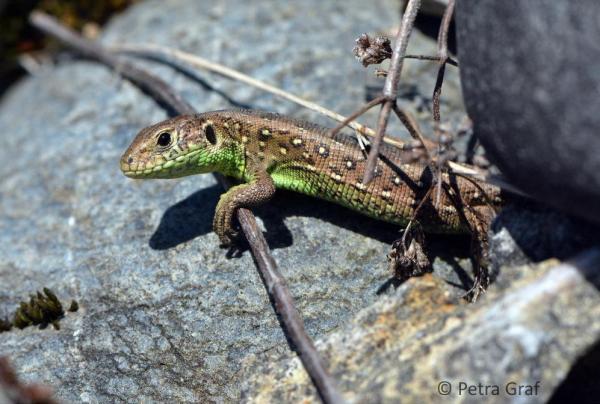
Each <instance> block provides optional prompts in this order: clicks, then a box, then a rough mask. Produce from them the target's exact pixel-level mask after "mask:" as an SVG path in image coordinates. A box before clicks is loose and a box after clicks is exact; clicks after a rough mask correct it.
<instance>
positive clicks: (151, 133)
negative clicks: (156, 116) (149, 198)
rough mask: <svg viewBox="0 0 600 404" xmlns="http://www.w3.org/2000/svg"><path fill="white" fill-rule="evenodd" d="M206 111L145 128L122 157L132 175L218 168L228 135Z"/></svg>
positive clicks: (168, 174) (172, 174)
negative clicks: (205, 114) (203, 113)
mask: <svg viewBox="0 0 600 404" xmlns="http://www.w3.org/2000/svg"><path fill="white" fill-rule="evenodd" d="M223 135H224V133H222V131H221V129H220V128H219V127H218V126H217V125H216V124H215V123H214V122H213V121H212V120H210V119H209V118H207V117H205V116H203V115H181V116H178V117H176V118H172V119H168V120H166V121H163V122H160V123H157V124H156V125H152V126H149V127H147V128H144V129H142V130H141V131H140V132H139V133H138V135H137V136H136V137H135V139H134V140H133V142H132V143H131V145H130V146H129V148H128V149H127V151H125V153H123V156H122V157H121V171H122V172H123V174H125V175H126V176H128V177H131V178H176V177H183V176H186V175H191V174H199V173H206V172H211V171H219V161H220V159H219V155H220V154H221V153H220V151H221V150H222V149H223V143H224V142H225V136H223Z"/></svg>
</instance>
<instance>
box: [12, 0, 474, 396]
mask: <svg viewBox="0 0 600 404" xmlns="http://www.w3.org/2000/svg"><path fill="white" fill-rule="evenodd" d="M395 7H396V3H395V2H394V1H391V0H390V1H386V0H381V1H378V2H376V3H374V4H370V5H369V6H368V7H367V6H365V5H364V3H363V2H361V1H358V0H352V1H347V2H344V3H343V4H342V3H337V2H322V1H316V0H311V1H303V2H290V3H288V2H273V3H268V4H266V3H264V4H262V3H261V4H254V3H252V4H250V3H248V2H244V1H235V0H230V1H225V2H216V3H215V2H208V1H203V2H198V1H183V0H179V1H175V0H170V1H147V2H143V3H141V4H139V5H137V6H135V7H132V8H131V9H129V10H128V11H126V12H125V13H124V14H123V15H121V16H118V17H117V18H115V19H114V20H113V21H112V22H111V23H110V24H109V26H108V27H107V29H106V31H105V32H104V33H103V35H102V39H101V40H102V41H103V42H104V43H106V44H110V43H121V42H123V41H125V40H127V41H128V42H153V43H159V44H167V45H170V46H174V47H178V48H182V49H185V50H188V51H191V52H193V53H196V54H200V55H203V56H205V57H208V58H210V59H212V60H216V61H219V62H221V63H224V64H226V65H228V66H231V67H233V68H237V69H240V70H242V71H243V72H245V73H248V74H250V75H252V76H254V77H257V78H259V79H263V80H266V81H269V82H273V83H275V84H278V85H280V86H281V87H282V88H284V89H286V90H290V91H292V92H294V93H296V94H299V95H301V96H304V97H307V98H310V99H313V100H317V101H318V102H319V103H321V104H323V105H325V106H328V107H330V108H332V109H335V110H337V111H340V112H342V113H349V112H351V111H353V110H354V109H356V108H357V107H358V106H360V105H361V103H362V102H363V100H364V98H365V91H366V90H365V85H364V83H365V82H366V78H367V77H368V74H369V73H367V72H365V70H364V69H363V68H362V67H361V66H360V65H359V64H358V63H357V62H356V61H355V60H354V58H353V57H352V54H351V49H352V47H353V45H354V39H355V37H357V36H358V35H359V34H361V33H363V32H371V31H376V30H378V29H381V28H386V27H391V26H392V25H393V24H396V23H397V18H396V17H395V14H394V13H395V10H396V8H395ZM415 38H416V39H415V40H416V44H421V45H419V46H427V47H428V48H427V49H424V50H422V52H424V53H432V52H433V51H434V49H435V44H434V43H433V42H431V41H428V40H426V39H424V38H422V37H419V36H416V37H415ZM415 51H417V52H418V51H419V49H417V50H415ZM140 63H141V64H143V65H144V66H150V65H151V64H150V63H146V62H143V63H142V62H140ZM406 67H407V69H406V71H405V74H404V76H403V77H404V78H405V79H406V83H414V84H410V85H409V84H407V87H404V88H405V89H407V90H410V94H411V97H409V98H407V99H406V100H405V101H404V102H405V105H406V106H408V107H410V108H412V109H413V110H415V111H419V110H422V108H423V105H426V104H427V100H428V99H430V92H431V89H432V88H433V80H434V78H435V74H434V71H435V64H425V65H424V64H422V63H421V62H411V63H407V65H406ZM152 70H153V71H155V72H157V73H159V74H160V75H161V76H162V77H163V78H164V79H165V80H167V81H168V82H169V83H171V84H172V85H173V86H174V87H175V88H176V89H177V90H178V91H180V92H182V93H183V95H184V96H185V98H186V99H188V100H190V101H191V102H192V103H193V105H194V106H195V107H196V108H197V109H198V110H213V109H221V108H226V107H229V106H231V104H230V103H229V101H228V99H226V98H225V97H224V96H223V95H222V94H227V96H228V97H230V98H231V100H233V101H235V102H236V103H238V104H243V105H249V106H252V107H254V108H262V109H268V110H273V111H277V112H282V113H289V114H292V115H294V116H296V117H299V118H307V119H311V120H316V121H321V122H323V120H322V119H321V118H319V117H317V116H316V115H315V114H310V113H307V112H306V111H304V110H300V109H299V107H297V106H295V105H291V104H287V103H282V102H281V101H280V100H278V99H274V98H273V97H271V96H269V95H266V94H264V93H262V92H260V91H257V90H254V89H251V88H248V87H245V86H242V85H240V84H239V83H235V82H231V81H228V80H225V79H222V78H220V77H217V76H214V75H210V74H206V73H199V76H200V77H201V78H203V79H204V80H205V83H204V86H203V85H200V84H198V83H195V82H193V81H191V80H189V79H188V78H185V77H183V76H181V75H178V74H175V73H174V72H172V71H171V70H170V69H168V68H165V67H158V66H153V67H152ZM421 78H426V80H425V79H424V80H421ZM209 88H212V89H216V90H219V91H220V92H218V91H211V90H210V89H209ZM459 89H460V86H459V84H458V81H457V74H454V76H452V73H449V81H448V82H447V85H446V86H445V87H444V91H445V95H446V97H445V103H444V105H443V108H444V110H443V111H444V114H445V115H444V116H446V117H448V118H449V119H451V120H452V119H453V120H454V121H460V119H461V118H462V117H463V116H464V115H463V112H462V111H461V109H460V106H461V101H460V97H459V94H460V92H459ZM453 94H454V97H452V95H453ZM375 114H376V111H373V112H372V113H371V114H369V115H368V116H367V117H366V118H365V122H367V119H370V122H371V123H372V122H374V119H373V118H374V117H375ZM163 118H165V114H164V112H163V111H162V110H161V109H160V108H159V107H158V106H157V105H156V104H155V103H154V102H153V101H152V100H150V99H148V98H147V97H146V96H145V95H144V94H142V93H141V92H140V91H139V90H138V89H137V88H135V87H134V86H132V85H131V84H130V83H128V82H125V81H123V80H121V79H120V78H119V77H118V76H117V75H116V74H114V73H112V72H110V71H108V70H107V69H106V68H104V67H102V66H99V65H98V64H96V63H91V62H69V63H63V64H61V65H59V66H57V67H52V68H50V67H48V68H46V69H44V70H43V71H41V72H40V73H39V75H37V76H36V77H32V78H27V79H24V80H22V81H21V82H20V83H19V84H18V85H16V86H15V87H14V88H13V89H12V90H11V91H10V93H8V94H7V95H6V96H5V98H4V99H3V100H2V104H1V105H0V126H1V127H2V128H3V131H2V134H1V135H0V138H1V139H2V147H1V148H0V161H2V162H4V164H2V165H1V167H0V229H1V230H0V246H2V247H0V315H2V314H5V313H6V314H8V313H9V312H12V311H13V310H14V309H15V308H16V306H17V304H18V302H19V301H21V300H22V299H24V298H27V296H28V295H29V294H30V293H33V292H34V291H35V290H38V289H41V287H43V286H47V287H50V288H51V289H53V290H54V291H55V292H56V293H57V294H58V296H59V298H61V299H62V300H68V299H70V298H75V299H77V300H78V301H79V303H80V310H79V311H78V312H77V313H69V314H68V315H67V316H66V318H65V319H64V320H62V322H61V330H60V331H54V330H53V329H46V330H39V329H36V328H26V329H24V330H13V331H11V332H7V333H2V334H0V355H7V356H9V357H10V359H11V360H12V361H13V363H14V365H15V367H16V369H17V371H18V373H19V374H20V375H21V376H22V377H23V378H24V379H25V380H26V381H36V382H41V383H45V384H47V385H50V386H52V387H53V388H54V389H56V392H57V398H58V399H60V400H62V401H65V402H80V401H82V402H115V401H148V400H156V401H178V402H190V401H216V402H226V401H236V400H237V399H238V398H239V394H240V384H241V374H242V366H243V363H244V361H245V360H246V359H245V358H247V357H248V355H251V354H258V353H260V352H267V351H270V350H282V351H287V350H288V349H289V348H288V346H287V344H286V339H285V336H284V334H283V332H282V330H281V328H280V325H279V323H278V321H277V318H276V316H275V315H274V314H273V310H272V307H271V305H270V303H269V301H268V298H267V296H266V293H265V290H264V286H263V284H262V282H261V280H260V278H259V276H258V274H257V273H256V270H255V268H254V264H253V262H252V259H251V256H250V255H249V253H247V252H246V253H244V254H243V255H242V256H241V257H240V258H237V259H228V258H226V256H225V252H224V251H223V250H220V249H218V248H217V245H218V241H217V238H216V236H215V235H214V234H212V231H211V219H212V215H213V211H214V207H215V204H216V202H217V200H218V196H219V194H220V193H221V190H220V188H219V187H218V186H217V185H216V183H215V181H214V180H213V178H212V177H211V176H208V175H207V176H196V177H192V178H185V179H181V180H173V181H149V182H134V181H131V180H129V179H127V178H125V177H124V176H123V175H122V174H121V173H120V171H119V168H118V161H119V156H120V154H121V153H122V152H123V150H125V148H126V147H127V145H128V143H129V142H130V141H131V139H132V137H133V136H134V135H135V133H136V132H137V131H138V130H139V129H140V128H141V127H144V126H146V125H149V124H151V123H154V122H156V121H158V120H161V119H163ZM398 127H399V126H395V128H398ZM257 212H258V213H259V216H260V217H261V218H262V219H263V222H264V224H265V227H266V229H267V236H268V239H269V242H270V244H271V246H272V247H273V248H274V251H273V253H274V256H275V258H276V260H277V261H278V263H279V264H280V267H281V270H282V272H283V275H284V276H285V277H286V278H287V280H288V283H289V285H290V287H291V290H292V293H293V295H294V296H295V298H296V300H297V304H298V308H299V310H300V312H301V313H302V314H303V316H304V319H305V323H306V326H307V329H308V332H309V333H310V335H312V336H314V337H319V336H323V335H325V334H326V333H327V332H329V331H331V330H333V329H336V328H337V327H339V326H340V325H341V324H344V323H345V322H347V321H349V320H350V319H351V318H352V316H353V315H354V314H355V313H356V312H357V311H359V310H361V309H363V308H365V307H368V306H369V305H370V304H372V303H373V302H375V301H377V300H378V299H381V298H382V297H381V296H380V294H381V291H382V290H386V291H387V293H392V292H393V288H387V289H386V288H383V286H384V285H386V284H387V283H386V282H387V280H388V279H389V274H388V273H387V263H386V261H385V258H384V257H385V254H386V252H387V250H388V248H389V243H390V242H391V241H392V240H394V238H396V237H397V236H398V234H399V233H398V229H396V228H395V227H393V226H388V225H385V224H382V223H378V222H376V221H373V220H370V219H367V218H364V217H362V216H360V215H357V214H354V213H352V212H350V211H348V210H345V209H339V208H338V207H336V206H334V205H331V204H327V203H324V202H319V201H315V200H313V199H309V198H305V197H301V196H298V195H293V194H286V193H282V194H281V195H279V196H278V197H277V198H276V200H275V201H273V203H271V204H270V205H269V206H267V207H264V208H262V209H258V210H257ZM446 243H447V241H446V240H438V241H437V245H438V246H440V245H442V246H443V244H446ZM433 244H434V245H436V242H434V243H433ZM455 244H456V242H455ZM458 244H460V242H458ZM463 244H464V243H463ZM459 247H460V246H459ZM459 250H460V248H459ZM467 252H468V251H467ZM444 254H445V257H448V256H449V252H448V249H447V248H445V253H444ZM465 255H466V252H465V248H462V256H463V257H464V256H465ZM450 257H451V260H450V261H449V262H450V263H454V262H455V261H456V259H455V258H454V256H450ZM437 262H439V265H438V264H436V267H437V268H441V271H442V272H443V271H446V272H447V274H448V277H449V278H450V279H454V283H458V284H460V278H458V277H457V275H456V273H454V272H452V271H451V269H452V268H453V266H451V264H450V263H444V262H443V261H441V260H437ZM453 265H454V268H455V267H456V265H455V264H453ZM464 273H465V272H462V274H464ZM452 277H454V278H452ZM457 289H458V290H460V289H459V288H457ZM378 293H379V294H378ZM383 295H385V293H383Z"/></svg>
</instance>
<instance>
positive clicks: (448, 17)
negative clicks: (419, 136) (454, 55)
mask: <svg viewBox="0 0 600 404" xmlns="http://www.w3.org/2000/svg"><path fill="white" fill-rule="evenodd" d="M453 14H454V0H448V5H447V6H446V10H445V11H444V16H443V17H442V22H441V24H440V29H439V31H438V38H437V46H438V58H439V65H440V68H439V69H438V74H437V78H436V81H435V87H434V89H433V130H434V133H435V135H436V138H437V144H438V146H437V149H438V150H437V151H438V153H437V155H438V157H440V158H439V159H438V166H437V171H436V181H437V190H436V196H435V206H436V207H437V206H439V203H440V199H441V196H442V169H443V166H444V165H445V164H444V162H445V160H446V159H444V158H441V157H442V153H443V150H442V141H441V137H442V131H441V129H440V122H441V114H440V98H441V95H442V85H443V84H444V73H445V72H446V63H447V62H448V31H449V30H450V22H451V21H452V15H453Z"/></svg>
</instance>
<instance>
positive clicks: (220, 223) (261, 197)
mask: <svg viewBox="0 0 600 404" xmlns="http://www.w3.org/2000/svg"><path fill="white" fill-rule="evenodd" d="M274 194H275V184H274V183H273V179H272V178H271V176H270V175H269V173H267V172H266V171H257V172H256V173H255V174H254V176H253V177H252V178H251V180H250V182H248V183H245V184H240V185H236V186H235V187H232V188H231V189H230V190H229V191H227V192H226V193H224V194H223V195H221V198H220V199H219V203H218V204H217V209H216V211H215V217H214V219H213V230H214V232H215V233H217V236H219V241H220V242H221V245H222V246H229V245H231V244H232V243H233V240H234V239H235V237H236V235H237V232H236V231H235V230H234V229H233V224H232V220H233V215H234V213H235V211H236V209H238V208H250V207H253V206H258V205H261V204H262V203H264V202H267V201H268V200H269V199H271V197H272V196H273V195H274Z"/></svg>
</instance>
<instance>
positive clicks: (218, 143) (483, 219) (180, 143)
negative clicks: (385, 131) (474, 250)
mask: <svg viewBox="0 0 600 404" xmlns="http://www.w3.org/2000/svg"><path fill="white" fill-rule="evenodd" d="M401 154H402V152H401V150H399V149H397V148H395V147H392V146H389V145H383V148H382V150H381V155H382V156H383V158H381V159H380V161H379V162H378V166H377V169H376V171H375V178H374V179H373V180H372V181H371V182H369V183H368V184H363V183H362V182H361V180H362V178H363V174H364V170H365V166H366V159H365V156H364V154H363V151H362V150H361V149H360V148H359V146H358V144H357V142H356V140H354V138H352V137H350V136H347V135H344V134H338V135H335V136H333V137H332V136H330V135H329V130H328V129H326V128H323V127H320V126H317V125H315V124H312V123H309V122H303V121H299V120H295V119H291V118H288V117H285V116H282V115H277V114H272V113H267V112H260V111H252V110H228V111H215V112H207V113H203V114H198V115H182V116H179V117H176V118H173V119H169V120H166V121H163V122H161V123H158V124H156V125H153V126H150V127H147V128H145V129H143V130H142V131H141V132H140V133H139V134H138V135H137V137H136V138H135V140H134V141H133V143H132V144H131V145H130V146H129V148H128V149H127V151H126V152H125V153H124V154H123V156H122V158H121V170H122V171H123V173H124V174H125V175H126V176H128V177H132V178H176V177H182V176H186V175H192V174H199V173H207V172H220V173H222V174H224V175H227V176H231V177H234V178H237V179H238V180H241V181H242V184H241V185H237V186H235V187H232V188H231V189H230V190H229V191H227V192H226V193H225V194H223V195H222V196H221V199H220V200H219V203H218V205H217V209H216V213H215V216H214V222H213V228H214V230H215V232H216V233H217V235H218V236H219V239H220V241H221V243H222V244H223V245H229V244H231V243H232V241H233V238H234V236H235V234H236V232H235V231H234V229H233V227H232V219H233V216H234V213H235V210H236V209H237V208H240V207H252V206H256V205H258V204H261V203H263V202H266V201H268V200H269V199H270V198H271V197H272V196H273V194H274V193H275V190H276V189H277V188H281V189H288V190H292V191H297V192H301V193H303V194H307V195H311V196H315V197H318V198H322V199H326V200H329V201H332V202H335V203H338V204H340V205H342V206H345V207H348V208H351V209H354V210H356V211H358V212H360V213H363V214H365V215H368V216H371V217H373V218H375V219H380V220H384V221H387V222H391V223H397V224H399V225H406V224H407V223H408V221H409V220H410V219H411V218H413V216H414V213H415V210H416V208H417V206H418V205H419V203H420V202H421V200H422V199H423V197H425V196H427V200H425V201H423V202H424V203H423V204H422V206H421V208H420V209H419V210H418V214H417V215H416V217H415V219H416V220H417V221H418V222H419V223H420V224H421V225H422V227H423V229H424V230H425V231H428V232H435V233H466V232H468V231H470V230H472V229H473V226H476V227H477V229H478V230H479V231H484V232H485V231H486V229H483V228H481V226H482V224H483V225H485V224H489V221H490V220H491V218H492V217H493V215H494V207H495V206H494V205H496V206H497V205H499V204H500V203H501V202H502V199H501V197H500V190H499V189H498V188H496V187H494V186H491V185H488V184H485V183H476V182H474V181H471V180H466V179H464V178H461V177H458V176H454V175H449V174H444V182H446V183H447V184H452V189H453V190H454V196H455V197H457V198H455V202H456V200H458V201H459V206H463V207H464V208H460V209H457V208H456V206H457V204H456V203H453V201H452V199H451V197H449V196H448V195H447V194H446V193H445V192H443V193H442V194H441V199H440V200H439V203H438V204H437V206H435V204H434V201H433V196H431V195H433V194H434V193H429V194H428V193H427V191H428V190H429V188H430V186H431V182H432V176H431V171H430V170H429V169H428V168H427V166H426V165H423V164H418V163H411V164H404V163H402V161H401V158H400V157H401ZM490 202H491V203H490Z"/></svg>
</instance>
